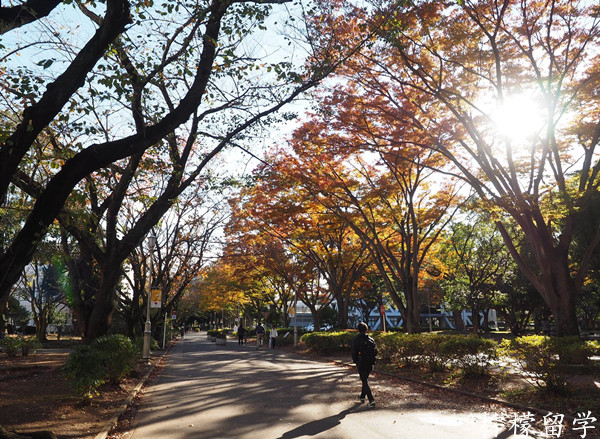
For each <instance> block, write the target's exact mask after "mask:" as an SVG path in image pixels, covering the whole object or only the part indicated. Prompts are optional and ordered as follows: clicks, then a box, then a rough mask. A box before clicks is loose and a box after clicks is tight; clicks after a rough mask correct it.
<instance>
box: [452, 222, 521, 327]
mask: <svg viewBox="0 0 600 439" xmlns="http://www.w3.org/2000/svg"><path fill="white" fill-rule="evenodd" d="M440 254H441V255H442V256H441V259H442V261H443V262H444V265H445V267H446V269H447V270H448V272H447V273H446V276H447V277H448V279H447V280H445V281H443V283H442V287H443V289H444V290H445V292H446V297H445V299H446V301H447V302H448V303H449V304H450V309H452V310H461V309H464V308H468V309H470V310H471V315H472V322H473V332H474V333H477V332H478V331H479V313H480V312H481V311H483V313H484V316H485V315H486V314H487V311H489V309H490V308H492V307H493V305H494V303H495V300H496V296H497V294H498V292H499V290H500V287H501V285H502V284H503V283H504V279H505V277H506V276H507V275H508V274H510V272H511V268H512V264H511V263H510V262H511V259H510V255H509V254H508V252H507V251H506V249H505V247H504V243H503V241H502V238H501V237H500V234H499V232H498V231H497V230H496V229H495V227H494V226H493V223H491V222H490V221H489V218H488V217H487V215H481V214H480V215H477V214H475V215H470V216H467V217H465V218H463V219H462V220H461V221H460V222H455V223H453V224H452V225H451V226H450V230H449V231H448V237H447V239H446V241H445V242H444V243H443V244H442V246H441V249H440Z"/></svg>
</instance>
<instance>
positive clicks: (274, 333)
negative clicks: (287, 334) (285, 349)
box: [269, 325, 279, 349]
mask: <svg viewBox="0 0 600 439" xmlns="http://www.w3.org/2000/svg"><path fill="white" fill-rule="evenodd" d="M278 335H279V334H278V333H277V329H275V325H273V326H271V332H270V333H269V338H270V339H271V349H275V343H276V342H277V336H278Z"/></svg>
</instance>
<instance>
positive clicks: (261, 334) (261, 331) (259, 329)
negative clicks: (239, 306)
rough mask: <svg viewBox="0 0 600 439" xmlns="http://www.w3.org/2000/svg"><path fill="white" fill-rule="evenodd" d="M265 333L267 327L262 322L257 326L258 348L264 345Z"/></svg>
mask: <svg viewBox="0 0 600 439" xmlns="http://www.w3.org/2000/svg"><path fill="white" fill-rule="evenodd" d="M264 335H265V327H264V326H263V325H261V324H260V323H259V324H258V325H257V326H256V349H258V348H259V347H261V346H262V344H263V337H264Z"/></svg>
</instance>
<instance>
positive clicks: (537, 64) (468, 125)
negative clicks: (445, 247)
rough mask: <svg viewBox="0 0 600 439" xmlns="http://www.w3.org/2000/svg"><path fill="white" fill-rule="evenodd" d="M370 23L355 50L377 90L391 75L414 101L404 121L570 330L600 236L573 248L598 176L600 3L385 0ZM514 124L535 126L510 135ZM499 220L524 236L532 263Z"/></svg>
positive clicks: (559, 324)
mask: <svg viewBox="0 0 600 439" xmlns="http://www.w3.org/2000/svg"><path fill="white" fill-rule="evenodd" d="M360 11H364V9H360ZM368 25H370V26H373V28H377V29H380V31H379V38H378V41H377V42H376V43H374V44H373V46H372V51H371V52H370V53H369V54H366V53H365V52H363V53H365V55H366V57H367V58H368V59H369V61H372V63H371V64H370V65H371V66H373V69H375V70H376V71H377V72H378V78H379V79H378V82H379V84H380V86H379V88H378V89H379V91H380V93H381V94H382V95H387V90H388V89H389V85H390V84H393V85H394V88H395V89H396V90H400V91H401V92H402V93H401V94H400V96H402V97H403V98H404V102H407V103H408V102H410V103H412V104H413V105H412V106H411V107H410V110H411V111H407V112H405V113H404V115H403V120H404V123H408V122H410V123H412V124H413V125H414V126H415V127H422V134H423V135H424V136H426V137H428V138H429V141H428V142H424V143H423V145H422V146H423V147H425V148H428V149H430V150H433V151H436V152H439V153H441V154H442V155H443V156H444V157H446V158H447V160H449V161H450V162H451V163H452V164H453V165H454V166H455V167H456V168H457V169H459V170H460V173H458V175H459V176H460V178H462V179H463V180H464V181H466V182H467V183H469V184H470V185H471V187H472V188H473V189H474V191H475V192H476V193H477V195H478V196H479V197H480V198H481V199H482V200H483V201H484V202H486V203H487V208H488V210H489V211H490V213H491V214H492V215H493V219H494V222H495V224H496V226H497V227H498V230H499V231H500V233H501V235H502V237H503V240H504V243H505V245H506V246H507V248H508V250H509V251H510V253H511V256H512V257H513V259H514V260H515V262H516V264H517V266H518V267H519V269H520V270H522V272H523V273H524V275H525V276H526V277H527V279H528V280H529V281H530V282H531V283H532V284H533V285H534V286H535V289H536V290H537V291H538V292H539V294H540V295H541V296H542V297H543V299H544V301H545V302H546V304H547V305H548V306H549V308H550V309H551V311H552V313H553V315H554V318H555V322H556V328H557V331H558V333H559V334H560V335H573V334H578V333H579V329H578V327H577V318H576V313H575V309H576V306H575V305H576V297H577V292H578V291H580V290H581V288H582V285H583V283H584V279H585V277H586V273H587V272H588V269H589V267H590V261H591V257H592V255H593V253H594V251H595V249H596V248H597V247H598V243H599V242H600V228H596V229H595V230H594V231H593V234H591V235H590V236H589V237H588V239H587V240H586V243H587V244H586V246H585V250H584V251H583V253H582V254H581V255H582V256H581V257H580V258H578V259H574V258H573V257H572V254H571V249H572V246H573V239H574V235H573V233H574V226H575V224H577V223H578V222H579V221H580V220H581V218H582V213H583V208H584V207H585V206H586V205H587V204H588V203H590V200H591V198H592V197H593V196H594V194H596V193H597V191H598V184H599V182H600V179H598V172H599V171H600V162H599V161H598V154H597V151H596V148H597V146H598V142H599V140H600V136H599V135H598V133H599V127H600V124H599V122H598V117H597V115H598V110H599V108H600V106H599V105H598V97H597V94H594V93H593V92H592V90H594V89H597V86H598V78H599V76H598V66H599V63H598V44H599V43H598V42H599V41H600V39H599V38H598V37H599V33H600V18H599V15H598V5H595V4H591V3H587V2H584V3H577V4H576V3H574V2H571V1H568V0H552V1H548V2H527V3H524V4H521V3H515V2H510V1H501V2H471V1H461V2H450V3H444V2H437V1H423V2H384V3H381V4H377V5H374V6H373V9H372V14H371V16H370V21H369V23H368ZM360 59H364V58H360ZM511 101H512V102H515V103H516V104H515V105H513V106H512V107H511V106H510V103H511ZM522 110H525V111H526V113H523V112H522ZM515 115H516V116H517V117H516V118H515V117H514V116H515ZM510 116H513V117H512V119H511V118H510ZM535 116H537V119H538V120H539V121H540V123H539V124H537V123H536V122H537V121H536V120H535V119H536V118H535ZM507 119H508V120H511V123H510V124H509V126H508V127H507V126H506V120H507ZM520 122H525V123H524V124H523V123H520ZM519 125H520V126H523V128H524V129H525V128H529V129H531V128H534V130H533V131H530V133H529V134H531V135H530V136H527V137H521V138H517V137H516V136H515V134H516V131H517V126H519ZM506 219H509V220H510V221H514V222H515V223H516V224H517V225H518V226H519V228H520V230H521V232H522V233H523V235H524V237H525V239H527V241H528V244H529V245H530V247H531V249H532V254H533V256H534V260H535V264H534V265H531V264H527V263H526V262H525V260H524V259H523V257H522V255H521V254H520V253H519V247H518V245H517V244H518V243H517V242H515V241H514V239H513V236H511V234H510V233H509V228H508V224H507V222H506Z"/></svg>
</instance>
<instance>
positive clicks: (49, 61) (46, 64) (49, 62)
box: [36, 59, 55, 69]
mask: <svg viewBox="0 0 600 439" xmlns="http://www.w3.org/2000/svg"><path fill="white" fill-rule="evenodd" d="M54 61H55V60H54V59H43V60H41V61H39V62H37V63H36V65H38V66H40V67H43V68H44V69H47V68H48V67H50V66H51V65H52V64H54Z"/></svg>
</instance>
